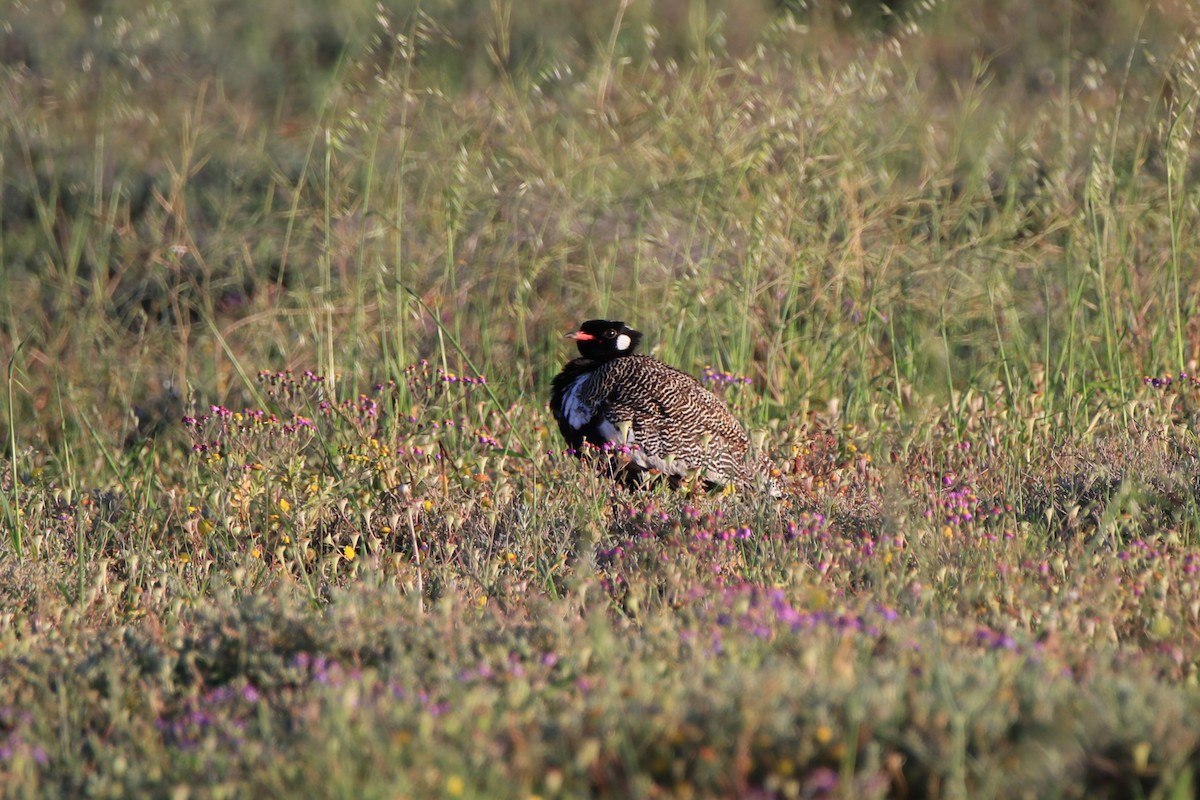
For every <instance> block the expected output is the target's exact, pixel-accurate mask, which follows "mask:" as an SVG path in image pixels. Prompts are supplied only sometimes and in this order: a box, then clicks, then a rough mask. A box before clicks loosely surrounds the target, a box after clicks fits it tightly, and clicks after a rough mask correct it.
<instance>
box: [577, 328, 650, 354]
mask: <svg viewBox="0 0 1200 800" xmlns="http://www.w3.org/2000/svg"><path fill="white" fill-rule="evenodd" d="M567 338H568V339H574V340H575V345H576V346H577V347H578V348H579V355H581V356H583V357H584V358H592V359H595V360H597V361H607V360H609V359H610V358H616V357H617V356H627V355H629V354H631V353H632V352H633V351H634V349H636V348H637V345H638V342H640V341H641V340H642V334H641V333H640V332H638V331H635V330H634V329H633V328H631V327H629V326H628V325H626V324H625V323H624V322H618V321H616V320H607V319H589V320H588V321H587V322H585V323H583V324H582V325H580V326H579V330H577V331H575V332H574V333H568V334H567Z"/></svg>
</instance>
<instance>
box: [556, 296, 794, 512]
mask: <svg viewBox="0 0 1200 800" xmlns="http://www.w3.org/2000/svg"><path fill="white" fill-rule="evenodd" d="M566 336H567V338H569V339H574V340H575V344H576V347H577V348H578V349H579V357H578V358H575V359H572V360H571V361H569V362H567V364H566V365H564V366H563V368H562V371H561V372H559V373H558V375H557V376H555V378H554V380H553V381H552V382H551V391H550V410H551V412H552V413H553V415H554V419H555V420H556V421H557V422H558V428H559V430H560V431H561V432H562V435H563V438H564V439H566V440H567V444H568V446H569V447H570V448H572V449H573V450H574V451H575V452H576V453H579V454H581V455H582V453H583V452H584V450H585V445H586V444H591V445H595V446H596V447H599V448H602V449H607V450H613V449H616V450H618V451H619V452H621V453H625V454H627V455H628V460H627V462H626V463H625V465H624V467H623V469H624V471H625V474H624V475H623V476H621V477H623V478H624V479H626V481H627V482H633V483H636V482H638V481H640V480H641V479H642V477H643V476H644V473H646V472H650V471H652V470H657V471H658V472H660V473H662V474H664V475H666V476H668V478H669V479H670V480H671V481H672V483H673V484H674V485H678V484H679V483H681V482H682V481H683V480H685V479H687V478H689V477H693V476H695V477H698V478H700V479H701V480H702V481H703V482H704V484H705V486H706V487H707V488H709V489H715V488H718V487H725V486H730V485H732V486H734V487H735V488H737V489H739V490H743V491H752V490H754V489H755V488H758V487H761V486H763V485H764V484H765V485H766V487H767V489H768V491H769V492H770V493H771V495H773V496H778V494H779V488H778V485H777V484H776V482H775V480H774V478H773V477H771V473H770V464H769V462H768V461H767V460H766V459H765V458H762V457H759V456H756V455H755V454H753V453H752V452H751V448H750V438H749V436H747V434H746V430H745V428H743V427H742V425H741V423H739V422H738V421H737V419H736V418H735V417H734V416H733V415H732V414H731V413H730V412H729V409H728V408H726V407H725V404H724V403H723V402H722V401H721V400H720V398H718V397H717V396H716V395H715V394H713V393H712V392H710V391H709V390H708V389H706V388H704V386H702V385H701V384H700V382H699V381H698V380H696V379H695V378H694V377H692V376H691V375H689V374H687V373H686V372H683V371H681V370H678V369H675V368H674V367H671V366H668V365H667V364H664V363H663V362H662V361H659V360H658V359H656V358H652V357H650V356H646V355H641V354H639V353H637V352H636V350H637V346H638V344H639V343H640V342H641V340H642V334H641V332H639V331H636V330H634V329H633V328H631V327H629V326H628V325H626V324H625V323H624V322H623V321H619V320H604V319H592V320H588V321H587V322H584V323H583V324H582V325H580V326H579V330H577V331H574V332H572V333H568V334H567V335H566ZM630 478H632V479H633V480H632V481H630V480H629V479H630Z"/></svg>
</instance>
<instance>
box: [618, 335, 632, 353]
mask: <svg viewBox="0 0 1200 800" xmlns="http://www.w3.org/2000/svg"><path fill="white" fill-rule="evenodd" d="M631 344H633V339H630V338H629V334H627V333H622V334H621V335H620V336H618V337H617V349H618V350H628V349H629V345H631Z"/></svg>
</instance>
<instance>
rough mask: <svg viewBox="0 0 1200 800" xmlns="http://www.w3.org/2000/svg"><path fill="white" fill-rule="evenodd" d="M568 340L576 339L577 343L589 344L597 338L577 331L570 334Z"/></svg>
mask: <svg viewBox="0 0 1200 800" xmlns="http://www.w3.org/2000/svg"><path fill="white" fill-rule="evenodd" d="M567 338H568V339H574V340H575V341H577V342H587V341H590V340H592V339H595V338H596V337H595V336H592V335H591V334H590V333H584V332H583V331H575V332H573V333H568V334H567Z"/></svg>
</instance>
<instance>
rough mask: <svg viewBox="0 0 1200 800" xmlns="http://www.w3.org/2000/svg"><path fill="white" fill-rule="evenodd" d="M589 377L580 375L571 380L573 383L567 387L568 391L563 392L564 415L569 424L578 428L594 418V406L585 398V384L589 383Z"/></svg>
mask: <svg viewBox="0 0 1200 800" xmlns="http://www.w3.org/2000/svg"><path fill="white" fill-rule="evenodd" d="M589 377H591V376H590V375H580V376H579V377H578V378H576V379H575V380H573V381H571V385H570V386H568V387H567V391H566V392H565V393H564V394H563V401H562V413H563V417H564V418H566V420H567V424H568V425H570V426H571V427H572V428H574V429H576V430H579V429H580V428H582V427H583V426H584V425H587V424H588V422H589V421H590V420H591V419H592V411H593V410H592V407H591V406H590V405H588V403H586V402H585V401H584V399H583V385H584V384H585V383H587V379H588V378H589Z"/></svg>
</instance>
